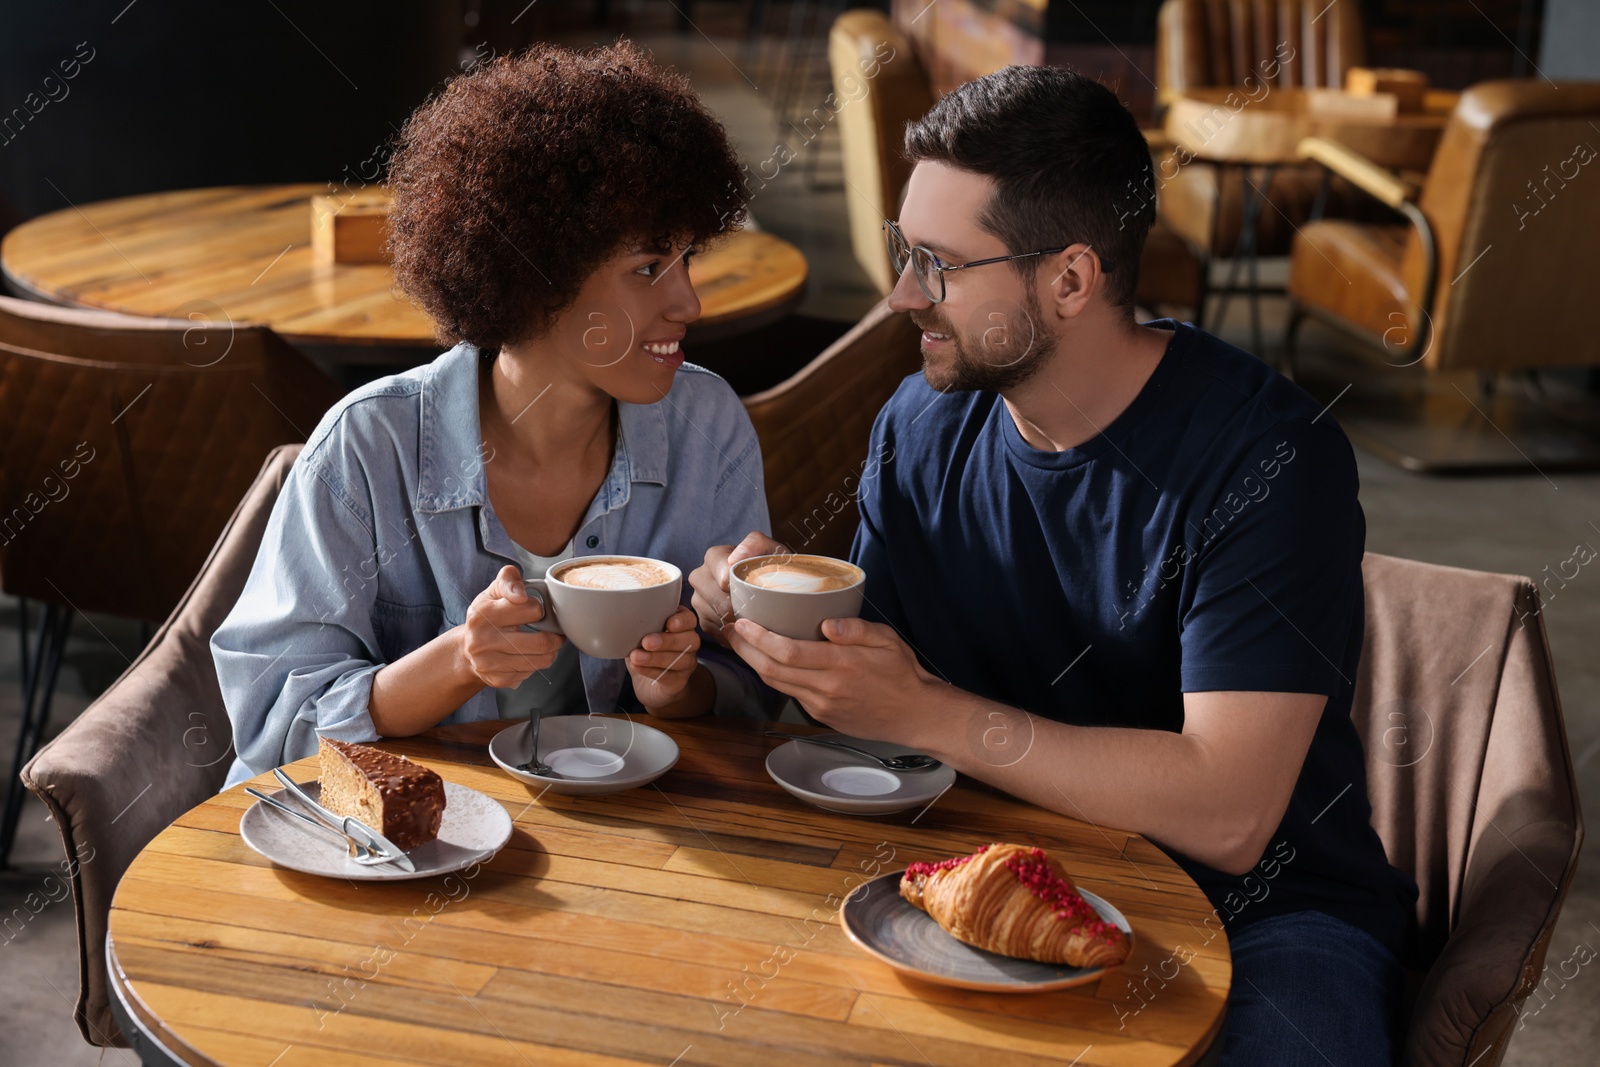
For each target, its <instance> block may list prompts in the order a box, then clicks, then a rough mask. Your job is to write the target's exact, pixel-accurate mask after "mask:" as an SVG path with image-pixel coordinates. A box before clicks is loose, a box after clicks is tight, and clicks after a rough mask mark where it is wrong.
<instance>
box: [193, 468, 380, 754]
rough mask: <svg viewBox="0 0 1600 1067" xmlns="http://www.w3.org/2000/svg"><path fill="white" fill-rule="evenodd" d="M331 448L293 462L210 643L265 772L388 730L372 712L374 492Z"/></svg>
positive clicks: (227, 694) (237, 722)
mask: <svg viewBox="0 0 1600 1067" xmlns="http://www.w3.org/2000/svg"><path fill="white" fill-rule="evenodd" d="M327 451H328V449H322V450H319V452H318V454H317V455H315V456H313V455H312V454H311V451H310V450H309V449H308V450H307V452H304V453H302V454H301V456H300V458H299V459H298V460H297V461H296V463H295V465H294V466H293V468H292V469H291V471H290V473H289V476H288V479H287V480H286V481H285V483H284V487H283V491H282V492H281V493H280V494H279V496H278V500H277V502H276V504H275V505H274V507H273V509H272V515H271V517H270V519H269V520H268V522H267V529H266V534H265V536H264V537H263V539H262V542H261V548H260V550H259V551H258V552H257V554H256V560H255V564H254V565H253V566H252V567H251V570H250V577H249V579H248V580H247V581H246V583H245V588H244V592H243V593H242V594H241V595H240V597H239V600H238V602H237V603H236V604H235V605H234V608H233V610H232V611H231V612H230V613H229V614H228V617H227V619H225V620H224V621H223V623H222V625H221V627H219V628H218V629H217V631H216V633H215V634H214V635H213V636H212V639H211V653H212V658H213V659H214V660H215V663H216V668H217V680H218V682H219V684H220V685H221V689H222V699H223V701H224V703H225V704H226V706H227V710H228V717H229V718H230V719H231V720H232V722H233V736H234V744H235V747H236V749H237V751H238V755H239V758H240V760H241V761H242V762H243V763H244V764H245V765H246V766H248V767H249V768H250V770H251V771H252V772H253V773H257V774H259V773H262V772H264V771H266V770H268V769H270V768H272V767H276V766H279V765H281V764H283V763H287V762H290V761H292V760H296V759H302V758H304V757H306V756H309V755H312V754H314V753H315V752H316V747H317V737H318V735H321V736H324V737H330V738H334V739H337V740H343V741H374V740H376V739H377V736H378V735H377V732H376V731H375V730H374V729H373V725H372V716H371V714H370V713H369V712H368V709H367V700H368V697H369V696H370V695H371V692H372V678H373V675H375V674H376V673H377V672H378V670H379V669H380V668H381V667H382V666H383V663H382V662H381V655H380V653H379V651H378V647H379V646H378V641H377V638H376V636H375V634H374V632H373V602H374V599H375V597H376V594H377V580H376V579H377V565H378V564H377V548H376V537H375V535H374V532H373V527H372V519H371V510H370V497H368V495H367V494H366V493H365V492H364V491H361V490H359V489H357V490H356V491H352V490H353V487H352V485H351V484H350V481H351V479H350V478H349V477H348V475H347V474H344V473H341V472H340V471H337V470H334V469H332V468H330V466H329V465H328V464H327V463H326V462H325V461H323V460H322V457H323V456H325V455H326V454H327ZM236 770H237V768H236Z"/></svg>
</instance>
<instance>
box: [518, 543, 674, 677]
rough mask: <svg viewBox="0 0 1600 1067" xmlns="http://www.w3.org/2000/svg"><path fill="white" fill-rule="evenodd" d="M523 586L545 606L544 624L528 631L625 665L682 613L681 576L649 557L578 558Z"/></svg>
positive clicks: (662, 562) (596, 656) (535, 625)
mask: <svg viewBox="0 0 1600 1067" xmlns="http://www.w3.org/2000/svg"><path fill="white" fill-rule="evenodd" d="M522 584H523V588H524V589H526V590H527V592H528V595H529V596H531V597H537V598H538V599H539V602H540V603H542V604H543V605H544V618H542V619H540V620H539V621H538V622H534V623H529V624H528V625H527V626H526V629H529V630H544V631H547V632H549V633H557V634H564V635H566V638H567V640H568V641H571V642H572V643H573V645H575V646H576V647H577V649H578V651H579V652H582V653H584V654H585V655H589V656H593V657H595V658H596V659H622V658H624V657H625V656H627V654H628V653H629V652H632V651H633V650H634V649H636V648H638V647H639V642H640V641H642V640H644V637H645V635H646V634H653V633H660V632H661V630H662V628H663V627H665V626H666V624H667V620H668V619H669V618H671V617H672V613H673V612H675V611H677V610H678V597H679V595H680V594H681V592H682V590H683V572H682V571H680V570H679V569H678V568H677V567H674V566H673V565H672V564H670V563H666V562H664V561H662V560H659V559H649V558H648V557H645V556H580V557H579V558H577V559H570V560H565V561H563V562H561V563H558V564H556V565H555V566H554V567H551V568H550V573H549V574H548V575H546V576H545V577H543V578H530V579H527V580H526V581H524V582H523V583H522Z"/></svg>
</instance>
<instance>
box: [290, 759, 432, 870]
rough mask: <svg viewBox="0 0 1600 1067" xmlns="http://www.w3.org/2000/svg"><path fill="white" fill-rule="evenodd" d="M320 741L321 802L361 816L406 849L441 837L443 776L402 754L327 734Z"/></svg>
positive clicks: (333, 809)
mask: <svg viewBox="0 0 1600 1067" xmlns="http://www.w3.org/2000/svg"><path fill="white" fill-rule="evenodd" d="M318 741H319V745H318V755H319V757H320V759H321V763H322V766H321V783H322V796H321V797H320V801H321V803H322V806H323V807H325V808H327V809H328V810H329V811H331V812H333V813H334V814H335V815H345V816H350V817H351V818H355V819H360V820H361V821H362V822H364V823H366V824H367V825H368V826H370V827H372V828H373V829H374V830H376V831H378V832H379V833H380V834H382V835H383V836H384V837H387V838H388V839H389V840H390V841H393V842H394V844H395V847H396V848H401V849H405V850H406V851H410V850H411V849H414V848H416V847H418V846H419V845H425V844H427V843H428V842H429V841H432V840H433V839H434V838H436V837H438V836H439V823H440V821H441V820H442V819H443V817H444V805H445V797H444V779H442V778H440V777H439V776H438V775H437V774H435V773H434V772H433V771H431V770H429V769H428V768H426V767H424V766H422V765H420V764H417V763H412V762H411V761H410V760H408V759H406V758H405V757H404V756H394V755H390V754H389V753H387V752H381V751H379V750H378V749H375V748H370V747H368V746H366V745H354V744H350V743H349V742H346V741H332V740H329V739H328V738H326V737H324V738H319V739H318Z"/></svg>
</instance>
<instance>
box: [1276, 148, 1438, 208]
mask: <svg viewBox="0 0 1600 1067" xmlns="http://www.w3.org/2000/svg"><path fill="white" fill-rule="evenodd" d="M1297 152H1298V154H1299V156H1300V158H1301V159H1311V160H1315V161H1316V162H1318V163H1321V164H1322V165H1323V166H1324V167H1327V168H1328V169H1329V170H1331V171H1333V172H1334V173H1335V174H1337V175H1339V177H1341V178H1344V179H1345V180H1346V181H1348V182H1350V183H1351V184H1352V185H1354V186H1356V187H1357V188H1358V189H1361V190H1363V191H1365V192H1367V193H1369V194H1370V195H1372V196H1374V197H1376V198H1377V199H1379V200H1381V201H1383V202H1384V203H1385V204H1388V205H1389V206H1390V207H1392V208H1394V209H1395V210H1397V211H1398V210H1399V208H1400V205H1401V204H1405V203H1409V202H1410V201H1411V200H1412V199H1413V198H1414V197H1415V196H1416V195H1417V188H1416V186H1414V185H1412V184H1411V183H1410V182H1406V181H1402V180H1401V179H1399V178H1396V177H1395V176H1394V175H1393V174H1390V173H1389V172H1388V171H1386V170H1384V169H1383V168H1382V167H1380V166H1378V165H1377V164H1376V163H1374V162H1372V161H1371V160H1369V159H1367V158H1366V157H1365V156H1362V155H1360V154H1359V153H1357V152H1354V151H1351V150H1350V149H1349V148H1346V147H1345V146H1344V145H1342V144H1340V143H1339V142H1337V141H1330V140H1328V139H1327V138H1325V137H1307V138H1305V139H1304V140H1302V141H1301V142H1300V144H1299V146H1298V148H1297Z"/></svg>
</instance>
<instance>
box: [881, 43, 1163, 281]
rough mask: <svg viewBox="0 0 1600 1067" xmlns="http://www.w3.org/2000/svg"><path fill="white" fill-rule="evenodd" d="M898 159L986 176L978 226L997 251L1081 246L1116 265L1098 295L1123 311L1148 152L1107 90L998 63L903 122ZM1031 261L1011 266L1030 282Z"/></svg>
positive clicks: (1148, 219) (1043, 70)
mask: <svg viewBox="0 0 1600 1067" xmlns="http://www.w3.org/2000/svg"><path fill="white" fill-rule="evenodd" d="M905 154H906V158H907V159H909V160H910V161H911V162H913V163H917V162H920V161H922V160H930V161H934V162H938V163H945V164H948V165H949V166H952V167H958V168H960V169H961V170H966V171H971V172H973V173H975V174H982V175H984V176H986V177H988V178H991V179H993V180H994V183H995V191H994V195H993V196H992V197H991V198H990V199H989V202H988V203H987V204H986V205H984V207H983V210H982V211H981V212H980V213H979V215H978V225H979V226H981V227H982V228H983V229H984V230H986V231H988V232H989V233H992V234H994V235H995V236H996V237H998V238H1000V240H1001V241H1003V242H1005V245H1006V249H1007V251H1009V252H1012V253H1020V252H1033V251H1035V250H1037V249H1041V248H1055V247H1058V246H1061V245H1069V244H1076V243H1078V242H1084V243H1086V244H1088V245H1090V246H1091V247H1092V248H1093V249H1094V251H1095V253H1096V254H1098V255H1099V256H1100V258H1101V259H1103V260H1107V259H1108V260H1110V261H1111V262H1112V264H1113V266H1114V267H1115V268H1116V269H1115V270H1114V271H1112V273H1110V274H1108V275H1106V277H1105V285H1106V297H1107V299H1109V300H1110V301H1111V303H1112V304H1113V305H1115V306H1117V307H1122V308H1127V309H1130V310H1131V309H1132V307H1133V294H1134V290H1135V289H1136V288H1137V287H1138V283H1139V256H1140V254H1141V253H1142V252H1143V250H1144V241H1145V237H1146V236H1147V235H1148V234H1149V232H1150V224H1151V223H1152V222H1153V221H1154V219H1155V208H1154V202H1153V198H1146V197H1142V196H1138V195H1137V191H1139V190H1144V189H1147V188H1149V186H1150V181H1151V173H1150V148H1149V146H1148V145H1147V144H1146V143H1145V139H1144V135H1143V134H1142V133H1140V132H1139V126H1138V123H1136V122H1135V121H1134V118H1133V115H1131V114H1130V113H1129V112H1128V109H1127V108H1125V107H1123V106H1122V103H1121V102H1120V101H1119V100H1118V99H1117V98H1116V96H1115V94H1113V93H1112V92H1111V90H1110V89H1107V88H1106V87H1105V86H1103V85H1101V84H1100V83H1099V82H1097V81H1095V80H1094V79H1093V78H1086V77H1084V76H1083V75H1081V74H1077V73H1075V72H1073V71H1070V70H1067V69H1065V68H1062V67H1007V68H1005V69H1004V70H1000V71H996V72H995V73H993V74H990V75H987V76H986V77H982V78H979V79H977V80H976V81H971V82H968V83H966V84H965V85H962V86H960V87H959V88H957V89H955V90H953V91H952V92H950V93H949V94H947V95H946V96H944V97H943V98H942V99H941V100H940V101H939V102H938V103H937V104H935V105H934V106H933V110H932V111H929V112H928V113H927V114H926V115H924V116H923V117H922V118H920V119H918V120H916V121H915V122H912V123H910V124H909V125H907V126H906V142H905ZM1130 191H1133V193H1134V198H1133V199H1131V200H1130ZM1130 205H1131V210H1130ZM1038 263H1039V261H1038V259H1035V258H1030V259H1019V260H1013V261H1012V263H1011V265H1012V267H1013V268H1015V269H1016V270H1017V271H1018V272H1019V273H1021V274H1022V276H1023V277H1024V278H1032V277H1033V276H1034V272H1035V270H1036V269H1037V267H1038Z"/></svg>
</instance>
